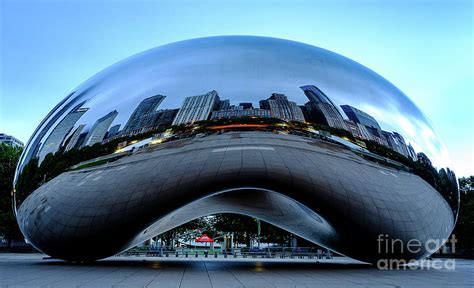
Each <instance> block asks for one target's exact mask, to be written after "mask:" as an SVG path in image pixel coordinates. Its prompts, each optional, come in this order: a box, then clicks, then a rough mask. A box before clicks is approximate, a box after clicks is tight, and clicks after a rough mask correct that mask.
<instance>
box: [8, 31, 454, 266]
mask: <svg viewBox="0 0 474 288" xmlns="http://www.w3.org/2000/svg"><path fill="white" fill-rule="evenodd" d="M446 155H447V154H446V151H445V149H444V147H443V145H442V144H441V143H440V142H439V140H438V139H437V136H436V133H435V132H434V131H433V129H432V128H431V126H430V124H429V122H428V121H427V120H426V118H425V117H424V115H423V114H422V113H421V112H420V111H419V109H418V108H417V107H416V106H415V105H414V104H413V103H412V102H411V101H410V100H409V99H408V98H407V97H406V96H405V95H404V94H403V93H402V92H401V91H400V90H398V89H397V88H396V87H395V86H393V85H392V84H391V83H389V82H388V81H386V80H385V79H383V78H382V77H380V76H379V75H377V74H376V73H374V72H373V71H371V70H369V69H368V68H365V67H364V66H362V65H360V64H358V63H356V62H354V61H351V60H349V59H347V58H345V57H343V56H340V55H337V54H334V53H332V52H329V51H327V50H324V49H321V48H317V47H314V46H309V45H306V44H302V43H297V42H292V41H287V40H281V39H273V38H263V37H249V36H229V37H211V38H201V39H194V40H188V41H183V42H177V43H173V44H169V45H164V46H161V47H158V48H155V49H152V50H149V51H145V52H143V53H141V54H138V55H136V56H133V57H131V58H128V59H126V60H123V61H121V62H120V63H117V64H115V65H113V66H111V67H110V68H107V69H105V70H104V71H102V72H100V73H98V74H97V75H95V76H93V77H92V78H90V79H89V80H87V81H86V82H85V83H84V84H82V85H80V86H79V87H77V88H76V89H75V90H74V91H73V92H72V93H71V94H70V95H68V96H67V97H66V98H65V99H64V100H63V101H61V103H59V104H58V105H57V106H56V107H54V109H53V110H52V111H51V112H50V113H49V114H48V115H47V116H46V118H45V119H44V120H43V121H42V122H41V124H40V125H39V126H38V128H37V129H36V131H35V132H34V133H33V135H32V137H31V139H30V140H29V142H28V144H27V147H26V149H25V151H24V152H23V155H22V157H21V159H20V163H19V165H18V168H17V174H16V177H15V190H14V201H15V209H16V215H17V219H18V222H19V225H20V228H21V230H22V232H23V234H24V235H25V237H26V238H27V239H28V240H29V241H31V243H32V244H33V245H34V246H35V247H36V248H38V249H39V250H41V251H43V252H45V253H47V254H49V255H51V256H53V257H57V258H61V259H65V260H71V261H88V260H96V259H101V258H105V257H108V256H111V255H114V254H116V253H118V252H120V251H123V250H125V249H128V248H130V247H133V246H134V245H136V244H138V243H140V242H142V241H145V240H147V239H150V238H151V237H153V236H156V235H158V234H160V233H163V232H166V231H168V230H170V229H172V228H174V227H176V226H178V225H180V224H183V223H185V222H187V221H190V220H192V219H195V218H197V217H201V216H205V215H210V214H213V213H224V212H231V213H240V214H246V215H250V216H253V217H257V218H259V219H263V220H265V221H267V222H269V223H272V224H274V225H276V226H279V227H281V228H283V229H285V230H288V231H290V232H291V233H294V234H296V235H299V236H301V237H303V238H305V239H307V240H309V241H312V242H314V243H317V244H319V245H321V246H324V247H326V248H329V249H332V250H334V251H336V252H339V253H342V254H344V255H347V256H350V257H353V258H356V259H360V260H363V261H367V262H375V261H377V260H378V259H385V258H402V259H419V258H422V257H424V256H427V255H428V254H429V253H430V252H429V251H427V250H426V249H425V248H424V247H422V249H420V250H419V251H417V252H410V251H407V249H403V250H401V249H397V250H395V251H386V250H380V245H379V242H378V241H379V240H378V239H380V235H384V237H385V238H386V239H400V240H401V241H403V242H404V243H407V242H408V241H409V240H410V239H416V240H418V241H420V242H421V243H425V242H426V241H428V240H430V239H434V240H440V242H438V246H439V245H440V244H442V241H441V240H442V239H446V238H447V237H448V236H449V234H450V233H451V231H452V230H453V227H454V224H455V222H456V218H457V213H458V205H459V203H458V202H459V195H458V193H459V192H458V187H457V184H456V177H455V175H454V173H453V172H452V171H451V170H450V169H449V168H443V169H440V170H437V168H435V167H446V166H447V163H448V162H447V161H448V159H447V156H446ZM387 241H389V240H387ZM430 248H433V247H432V246H431V247H430Z"/></svg>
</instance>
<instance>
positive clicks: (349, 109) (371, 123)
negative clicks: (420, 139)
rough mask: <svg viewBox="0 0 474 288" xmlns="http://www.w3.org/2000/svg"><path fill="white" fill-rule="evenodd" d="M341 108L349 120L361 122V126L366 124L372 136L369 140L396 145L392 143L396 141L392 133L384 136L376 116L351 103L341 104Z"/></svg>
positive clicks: (389, 145)
mask: <svg viewBox="0 0 474 288" xmlns="http://www.w3.org/2000/svg"><path fill="white" fill-rule="evenodd" d="M341 108H342V111H344V113H345V114H346V115H347V117H348V118H349V120H351V121H352V122H355V123H357V124H359V126H364V127H365V128H366V130H367V131H368V132H369V133H370V137H369V138H367V139H368V140H372V141H375V142H377V143H378V144H380V145H385V146H387V147H392V145H395V144H394V143H391V142H393V141H394V140H393V137H392V136H391V135H388V134H386V135H385V136H384V133H382V128H381V127H380V125H379V123H378V122H377V120H375V118H374V117H372V116H371V115H369V114H367V113H365V112H364V111H362V110H359V109H357V108H355V107H353V106H350V105H341ZM395 146H396V145H395Z"/></svg>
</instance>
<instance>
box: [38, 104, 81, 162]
mask: <svg viewBox="0 0 474 288" xmlns="http://www.w3.org/2000/svg"><path fill="white" fill-rule="evenodd" d="M83 104H84V102H82V103H80V104H79V105H77V106H76V107H74V108H73V109H72V111H71V112H70V113H69V114H67V115H66V116H65V117H64V118H63V119H62V120H61V121H60V122H59V124H58V125H57V126H56V127H55V128H54V129H53V131H51V133H50V134H49V136H48V138H46V140H45V142H44V144H43V146H42V147H41V149H40V150H39V153H38V158H39V163H41V162H43V159H44V157H46V155H48V154H49V153H55V152H56V151H57V150H58V149H59V147H60V146H61V144H62V143H63V141H64V140H65V137H66V135H67V134H68V133H69V132H70V131H71V129H72V127H73V126H74V124H76V122H77V120H79V118H81V117H82V115H84V113H86V112H87V110H88V109H87V108H81V106H82V105H83Z"/></svg>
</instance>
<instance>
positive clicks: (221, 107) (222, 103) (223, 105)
mask: <svg viewBox="0 0 474 288" xmlns="http://www.w3.org/2000/svg"><path fill="white" fill-rule="evenodd" d="M229 108H230V100H229V99H225V100H220V101H219V109H218V110H227V109H229Z"/></svg>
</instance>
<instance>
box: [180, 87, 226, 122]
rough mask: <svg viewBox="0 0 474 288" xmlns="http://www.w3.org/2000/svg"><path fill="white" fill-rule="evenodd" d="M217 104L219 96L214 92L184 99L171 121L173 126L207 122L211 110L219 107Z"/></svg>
mask: <svg viewBox="0 0 474 288" xmlns="http://www.w3.org/2000/svg"><path fill="white" fill-rule="evenodd" d="M219 102H220V98H219V94H218V93H217V91H215V90H212V91H210V92H208V93H206V94H204V95H197V96H190V97H186V98H184V101H183V104H182V105H181V108H180V109H179V112H178V114H177V115H176V118H175V119H174V121H173V125H180V124H187V123H192V122H195V121H202V120H207V119H209V116H210V115H211V112H212V110H215V109H217V108H218V107H219Z"/></svg>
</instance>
